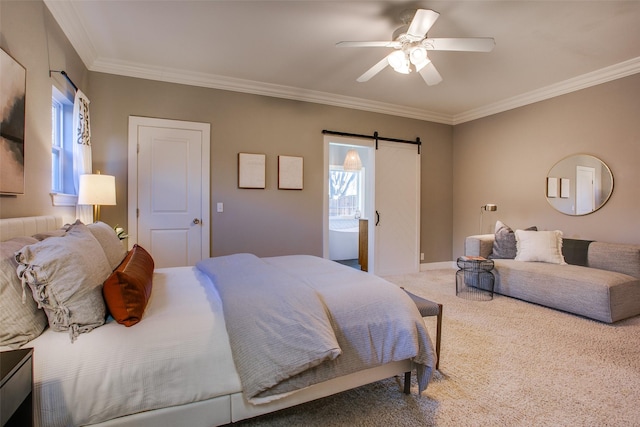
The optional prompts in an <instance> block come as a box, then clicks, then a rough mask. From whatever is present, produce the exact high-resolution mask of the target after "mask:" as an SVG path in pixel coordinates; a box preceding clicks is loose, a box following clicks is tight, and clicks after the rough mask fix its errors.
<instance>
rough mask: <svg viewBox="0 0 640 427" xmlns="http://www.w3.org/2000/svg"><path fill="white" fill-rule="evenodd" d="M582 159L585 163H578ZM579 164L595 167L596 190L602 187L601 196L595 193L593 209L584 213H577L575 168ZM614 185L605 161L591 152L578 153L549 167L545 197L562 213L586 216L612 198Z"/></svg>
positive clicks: (611, 174)
mask: <svg viewBox="0 0 640 427" xmlns="http://www.w3.org/2000/svg"><path fill="white" fill-rule="evenodd" d="M580 159H583V160H584V163H585V164H584V165H579V164H578V161H579V160H580ZM587 163H588V164H587ZM578 166H588V167H595V168H596V175H595V176H594V179H595V180H596V185H595V188H594V191H597V189H598V188H600V194H599V195H600V197H598V194H597V193H596V194H594V207H593V209H592V210H590V211H588V212H584V213H576V209H577V206H576V205H577V203H576V182H577V179H576V176H577V173H576V172H575V169H577V167H578ZM567 170H571V172H567ZM603 177H604V178H603ZM607 181H608V182H609V183H610V184H609V183H608V182H607ZM607 184H609V185H608V188H606V187H605V188H603V186H605V185H607ZM613 187H614V183H613V173H612V172H611V169H610V168H609V166H608V165H607V164H606V163H605V162H603V161H602V160H601V159H599V158H598V157H595V156H592V155H590V154H584V153H577V154H572V155H570V156H567V157H565V158H563V159H561V160H560V161H558V162H556V163H555V164H554V165H553V166H552V167H551V169H549V172H547V177H546V185H545V198H546V199H547V202H548V203H549V204H550V205H551V207H553V208H554V209H555V210H557V211H558V212H560V213H563V214H565V215H570V216H584V215H589V214H591V213H594V212H595V211H597V210H598V209H600V208H601V207H603V206H604V205H605V204H606V203H607V201H609V198H611V194H613Z"/></svg>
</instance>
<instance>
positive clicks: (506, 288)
mask: <svg viewBox="0 0 640 427" xmlns="http://www.w3.org/2000/svg"><path fill="white" fill-rule="evenodd" d="M501 225H502V224H498V225H497V227H496V234H483V235H475V236H469V237H467V238H466V241H465V255H468V256H482V257H485V258H493V261H494V270H493V271H492V273H493V275H494V277H495V286H494V291H495V292H496V293H498V294H502V295H506V296H510V297H513V298H518V299H521V300H524V301H528V302H532V303H536V304H540V305H544V306H546V307H550V308H554V309H558V310H562V311H566V312H569V313H574V314H578V315H581V316H585V317H588V318H591V319H595V320H600V321H602V322H606V323H613V322H616V321H618V320H622V319H626V318H629V317H632V316H636V315H638V314H640V245H631V244H617V243H604V242H595V241H593V242H590V241H584V240H573V239H563V238H562V233H560V232H557V231H556V232H538V231H523V230H516V232H515V233H513V232H512V234H513V236H512V237H514V238H515V237H516V236H520V237H521V238H523V240H524V243H525V246H526V243H527V239H526V238H527V237H533V238H539V237H543V235H542V234H538V235H534V234H532V233H547V234H546V236H547V237H549V236H551V238H550V242H551V243H550V244H549V245H548V246H551V247H553V246H554V244H553V242H554V239H557V238H558V236H560V237H559V244H558V245H557V246H556V248H561V252H560V253H559V254H552V255H548V254H547V256H544V255H543V256H542V257H539V256H538V257H537V258H536V255H535V254H533V256H532V255H531V252H529V254H528V255H527V254H526V253H524V252H525V251H526V250H527V249H531V248H530V247H529V248H527V247H523V245H521V243H522V242H520V240H519V239H516V244H517V246H516V247H517V249H516V256H515V257H512V258H513V259H510V258H502V257H501V256H504V254H498V257H496V256H495V255H496V254H495V251H496V250H499V249H500V247H499V246H500V244H499V243H498V244H496V243H495V242H496V236H498V238H499V239H500V236H501V234H500V233H499V232H498V231H499V229H500V226H501ZM508 231H510V230H507V232H508ZM549 233H551V234H549ZM553 233H555V234H553ZM503 249H504V248H503ZM552 249H553V248H552ZM507 256H508V254H507ZM522 259H528V260H522ZM535 259H538V260H537V261H533V260H535ZM576 264H578V265H576Z"/></svg>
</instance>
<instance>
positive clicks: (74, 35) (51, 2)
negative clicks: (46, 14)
mask: <svg viewBox="0 0 640 427" xmlns="http://www.w3.org/2000/svg"><path fill="white" fill-rule="evenodd" d="M44 4H45V5H46V6H47V9H49V11H50V12H51V14H52V15H53V18H54V19H55V20H56V22H57V23H58V25H59V26H60V28H62V32H64V34H65V35H66V36H67V38H68V39H69V41H70V42H71V44H72V45H73V48H74V49H75V50H76V52H78V55H79V56H80V58H81V59H82V62H84V64H85V66H86V67H87V68H89V65H90V64H92V63H93V62H94V61H95V60H96V59H97V58H98V54H97V51H96V48H95V46H94V45H93V44H92V43H91V37H89V33H88V32H87V30H86V28H85V27H84V24H83V23H82V19H81V18H80V15H79V14H78V12H77V10H76V6H75V5H74V2H63V1H59V0H44Z"/></svg>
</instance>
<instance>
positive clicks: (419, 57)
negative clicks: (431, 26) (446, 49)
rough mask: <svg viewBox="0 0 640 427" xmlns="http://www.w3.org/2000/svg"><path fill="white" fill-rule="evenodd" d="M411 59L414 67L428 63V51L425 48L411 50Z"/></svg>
mask: <svg viewBox="0 0 640 427" xmlns="http://www.w3.org/2000/svg"><path fill="white" fill-rule="evenodd" d="M409 59H411V63H412V64H413V65H418V64H422V63H423V62H425V61H427V49H425V48H424V47H415V48H413V49H411V53H410V54H409Z"/></svg>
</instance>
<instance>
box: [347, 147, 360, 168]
mask: <svg viewBox="0 0 640 427" xmlns="http://www.w3.org/2000/svg"><path fill="white" fill-rule="evenodd" d="M343 169H344V170H346V171H359V170H360V169H362V161H361V160H360V155H358V151H357V150H355V149H352V150H349V151H347V155H346V156H345V158H344V165H343Z"/></svg>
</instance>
